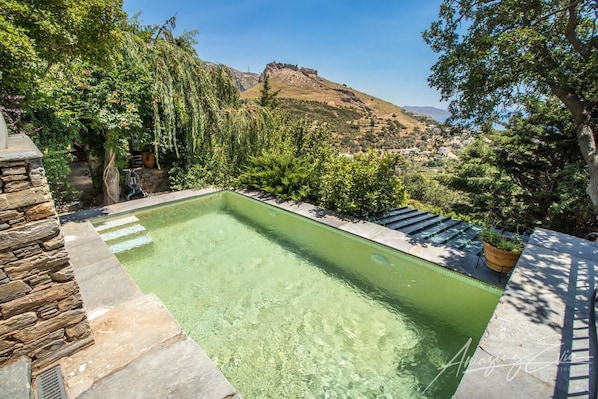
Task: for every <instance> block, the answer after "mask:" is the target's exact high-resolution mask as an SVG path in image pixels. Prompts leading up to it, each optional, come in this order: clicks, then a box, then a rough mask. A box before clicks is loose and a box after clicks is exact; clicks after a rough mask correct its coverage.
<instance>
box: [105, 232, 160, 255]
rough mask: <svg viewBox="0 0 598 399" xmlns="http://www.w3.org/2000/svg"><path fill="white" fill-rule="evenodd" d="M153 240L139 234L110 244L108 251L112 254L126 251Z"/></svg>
mask: <svg viewBox="0 0 598 399" xmlns="http://www.w3.org/2000/svg"><path fill="white" fill-rule="evenodd" d="M152 242H153V241H152V239H151V237H150V236H139V237H136V238H133V239H131V240H126V241H121V242H119V243H117V244H114V245H110V246H109V248H110V251H111V252H112V253H113V254H117V253H120V252H124V251H128V250H130V249H134V248H139V247H142V246H144V245H147V244H151V243H152Z"/></svg>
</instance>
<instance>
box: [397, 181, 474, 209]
mask: <svg viewBox="0 0 598 399" xmlns="http://www.w3.org/2000/svg"><path fill="white" fill-rule="evenodd" d="M439 180H440V179H437V178H435V177H434V176H426V175H424V174H423V173H407V174H404V175H402V176H401V181H402V182H403V185H404V186H405V190H407V193H408V194H409V198H410V200H416V201H418V202H420V204H418V205H417V206H416V208H418V209H420V210H422V208H423V207H422V206H421V204H426V206H427V207H428V209H433V210H431V211H432V212H434V213H441V214H443V215H447V214H450V213H451V212H453V208H454V206H455V204H457V203H459V201H460V200H461V197H462V196H461V195H460V194H458V193H457V192H455V190H452V189H450V188H449V187H447V186H446V185H443V184H442V183H441V181H439Z"/></svg>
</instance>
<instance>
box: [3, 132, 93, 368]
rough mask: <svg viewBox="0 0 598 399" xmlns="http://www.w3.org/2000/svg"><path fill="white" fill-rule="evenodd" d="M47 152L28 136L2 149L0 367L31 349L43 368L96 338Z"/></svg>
mask: <svg viewBox="0 0 598 399" xmlns="http://www.w3.org/2000/svg"><path fill="white" fill-rule="evenodd" d="M11 143H12V144H13V145H12V146H11ZM41 157H42V154H41V153H40V152H39V151H38V150H37V148H35V146H34V145H33V143H32V142H31V141H30V140H29V138H28V137H26V136H21V135H18V136H10V137H9V147H8V149H7V150H0V367H2V365H4V364H6V363H8V362H9V361H11V360H13V359H17V358H19V357H20V356H23V355H27V356H29V357H30V358H31V359H32V361H33V367H34V368H37V369H40V368H43V367H44V366H46V365H49V364H50V363H53V362H54V361H55V360H57V359H59V358H61V357H63V356H67V355H70V354H72V353H73V352H75V351H77V350H78V349H80V348H83V347H85V346H88V345H90V344H92V343H93V338H92V337H91V330H90V328H89V323H88V321H87V317H86V314H85V310H84V309H83V302H82V299H81V295H80V294H79V285H78V284H77V282H76V281H75V279H74V274H73V267H72V266H71V264H70V261H69V256H68V253H67V252H66V250H65V248H64V238H63V236H62V233H61V231H60V225H59V222H58V217H57V214H56V211H55V209H54V206H53V202H52V198H51V195H50V192H49V188H48V185H47V182H46V178H45V176H44V168H43V165H42V160H41ZM20 158H22V159H20Z"/></svg>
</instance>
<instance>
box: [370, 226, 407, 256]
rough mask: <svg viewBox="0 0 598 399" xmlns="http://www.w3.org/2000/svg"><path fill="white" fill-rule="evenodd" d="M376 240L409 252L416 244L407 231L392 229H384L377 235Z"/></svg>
mask: <svg viewBox="0 0 598 399" xmlns="http://www.w3.org/2000/svg"><path fill="white" fill-rule="evenodd" d="M376 242H379V243H380V244H384V245H386V246H388V247H391V248H393V249H396V250H398V251H402V252H407V253H410V252H411V250H412V249H413V247H414V245H415V244H414V243H413V240H412V239H410V238H409V236H407V235H406V234H405V233H401V232H400V231H396V230H392V229H384V231H382V232H381V233H380V234H378V235H377V236H376Z"/></svg>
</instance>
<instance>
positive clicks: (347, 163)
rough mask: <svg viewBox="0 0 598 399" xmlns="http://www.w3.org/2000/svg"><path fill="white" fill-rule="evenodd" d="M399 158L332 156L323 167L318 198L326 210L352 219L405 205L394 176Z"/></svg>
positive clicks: (370, 155) (371, 152)
mask: <svg viewBox="0 0 598 399" xmlns="http://www.w3.org/2000/svg"><path fill="white" fill-rule="evenodd" d="M398 162H399V158H398V157H397V156H395V155H390V154H387V155H384V156H382V157H379V156H378V155H377V154H376V153H374V152H373V151H369V152H368V153H367V154H365V155H359V156H356V157H355V158H348V157H343V156H331V157H329V158H328V160H327V161H326V162H324V164H323V165H322V168H323V170H322V171H321V176H320V181H319V183H320V185H319V189H318V197H319V200H320V203H321V204H322V205H323V206H325V207H326V208H328V209H332V210H336V211H339V212H342V213H346V214H348V215H352V216H366V215H372V214H377V213H381V212H385V211H388V210H390V209H392V208H395V207H397V206H398V205H400V204H403V203H404V202H405V198H406V196H405V189H404V188H403V185H402V183H401V181H400V180H399V178H398V177H397V176H396V175H395V167H396V166H397V164H398Z"/></svg>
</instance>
